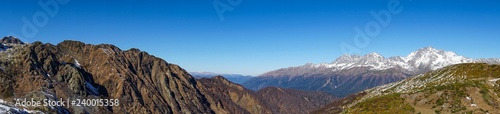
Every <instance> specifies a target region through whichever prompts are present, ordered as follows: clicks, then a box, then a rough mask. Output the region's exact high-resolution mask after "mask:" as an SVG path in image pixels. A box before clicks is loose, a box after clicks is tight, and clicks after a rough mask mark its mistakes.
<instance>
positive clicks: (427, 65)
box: [263, 46, 500, 75]
mask: <svg viewBox="0 0 500 114" xmlns="http://www.w3.org/2000/svg"><path fill="white" fill-rule="evenodd" d="M470 62H488V63H490V62H491V63H500V60H498V59H491V60H489V59H478V60H473V59H470V58H467V57H464V56H459V55H457V54H456V53H455V52H452V51H445V50H441V49H436V48H434V47H431V46H427V47H423V48H420V49H418V50H416V51H413V52H411V53H410V54H408V55H407V56H406V57H401V56H394V57H389V58H386V57H384V56H382V55H380V54H378V53H375V52H372V53H368V54H366V55H363V56H359V55H348V54H346V55H342V56H340V57H339V58H337V59H335V61H333V62H331V63H320V64H306V65H304V66H298V67H290V68H289V69H302V70H312V71H315V70H314V68H316V69H331V70H324V71H333V72H335V71H341V70H345V69H352V68H360V67H364V68H369V69H370V70H387V69H392V68H402V70H405V71H406V72H408V73H411V74H419V73H424V72H427V71H429V70H436V69H438V68H442V67H445V66H448V65H453V64H459V63H470ZM301 67H303V68H301ZM306 67H307V68H306ZM311 68H312V69H311ZM277 71H278V70H277ZM281 71H288V70H284V69H282V70H279V71H278V72H281ZM297 72H302V73H288V74H303V73H304V72H308V71H297ZM267 74H280V73H277V72H273V71H271V72H268V73H264V74H263V75H267ZM285 74H286V73H285ZM323 74H324V73H323Z"/></svg>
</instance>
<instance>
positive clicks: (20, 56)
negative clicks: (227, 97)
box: [0, 40, 214, 113]
mask: <svg viewBox="0 0 500 114" xmlns="http://www.w3.org/2000/svg"><path fill="white" fill-rule="evenodd" d="M8 41H9V42H10V41H16V40H8ZM14 48H20V49H16V50H17V52H12V53H9V54H12V56H11V57H5V58H4V59H2V61H1V63H2V66H1V67H2V70H1V71H0V81H1V82H0V84H1V85H2V86H1V88H0V92H1V93H2V96H0V99H3V100H4V101H7V103H5V105H10V106H12V103H13V102H12V101H14V99H18V98H34V96H36V97H35V98H37V100H41V99H56V98H57V99H58V98H62V99H70V100H75V99H99V98H101V99H118V100H119V103H120V104H119V106H113V107H111V106H108V107H98V106H68V107H28V108H27V110H38V111H42V112H57V113H64V112H73V113H81V112H87V113H123V112H128V113H214V112H213V111H212V110H211V109H210V104H209V103H208V101H207V99H206V98H205V97H204V95H203V94H202V93H201V92H200V91H199V89H198V88H197V84H198V83H196V80H195V79H194V78H193V77H191V76H190V75H189V74H188V73H187V72H186V71H185V70H183V69H182V68H180V67H179V66H177V65H175V64H170V63H167V62H165V61H164V60H162V59H160V58H157V57H154V56H152V55H149V54H148V53H146V52H141V51H140V50H138V49H131V50H127V51H122V50H121V49H119V48H117V47H115V46H112V45H90V44H84V43H81V42H78V41H64V42H62V43H59V44H58V45H52V44H43V43H41V42H34V43H32V44H26V45H25V46H20V47H14ZM3 54H7V52H3ZM14 54H15V55H14Z"/></svg>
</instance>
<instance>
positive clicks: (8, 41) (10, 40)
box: [0, 36, 24, 44]
mask: <svg viewBox="0 0 500 114" xmlns="http://www.w3.org/2000/svg"><path fill="white" fill-rule="evenodd" d="M0 43H3V44H24V42H23V41H21V40H19V39H18V38H16V37H14V36H5V37H3V38H2V39H1V40H0Z"/></svg>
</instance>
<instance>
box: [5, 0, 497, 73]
mask: <svg viewBox="0 0 500 114" xmlns="http://www.w3.org/2000/svg"><path fill="white" fill-rule="evenodd" d="M40 1H41V2H42V5H40V4H39V3H38V2H40ZM65 1H66V2H65ZM67 1H69V2H67ZM142 1H144V0H142ZM228 1H233V2H228ZM240 1H241V2H239V1H238V0H163V1H161V2H160V1H148V2H140V0H107V1H104V0H60V1H59V2H55V0H1V1H0V15H2V17H0V35H15V36H17V37H21V38H22V39H23V40H24V41H28V42H34V41H42V42H45V43H52V44H57V43H59V42H61V41H63V40H66V39H69V40H79V41H83V42H86V43H91V44H101V43H109V44H114V45H116V46H118V47H120V48H121V49H122V50H128V49H130V48H139V49H141V50H143V51H146V52H148V53H149V54H152V55H155V56H157V57H160V58H163V59H165V60H166V61H167V62H169V63H174V64H178V65H180V66H181V67H183V68H185V69H186V70H188V71H197V72H199V71H210V72H218V73H236V74H245V75H258V74H261V73H264V72H267V71H271V70H275V69H278V68H284V67H290V66H298V65H303V64H306V63H322V62H332V61H333V60H335V59H336V58H337V57H339V56H341V55H343V54H344V53H343V51H342V49H341V44H342V43H345V44H348V45H351V46H353V47H356V48H358V49H359V52H357V53H356V54H361V55H364V54H366V53H370V52H377V53H380V54H381V55H384V56H386V57H389V56H406V55H407V54H409V53H410V52H412V51H415V50H417V49H419V48H422V47H426V46H433V47H435V48H438V49H444V50H450V51H454V52H456V53H457V54H459V55H463V56H466V57H471V58H490V57H500V51H499V50H500V45H499V40H500V1H498V0H439V1H438V0H399V1H398V0H393V1H390V0H376V1H373V0H370V1H367V0H315V1H311V0H240ZM43 2H46V3H47V4H49V3H57V8H56V7H54V5H50V7H48V10H44V9H47V8H45V7H44V6H46V5H43ZM214 2H215V3H217V6H220V7H219V9H221V11H224V12H223V13H220V12H219V13H218V12H217V10H216V7H214ZM238 2H239V3H238ZM397 2H399V3H400V4H399V5H395V3H397ZM388 4H391V5H390V6H397V7H396V8H398V9H399V8H401V9H399V10H400V12H399V13H397V14H392V13H391V15H390V16H391V21H390V22H388V24H387V26H380V24H381V23H380V22H379V23H378V24H379V26H380V28H379V29H376V28H374V27H372V28H371V29H369V30H372V31H374V30H379V32H377V33H378V34H376V35H374V36H373V37H369V39H370V41H369V42H368V43H366V42H364V44H363V45H358V46H356V44H355V41H354V40H355V39H356V36H357V35H356V34H357V33H356V32H355V31H354V29H353V28H355V27H359V28H361V30H363V31H364V30H365V26H367V25H370V24H369V23H370V22H377V19H376V18H375V17H374V16H372V15H371V14H370V11H375V12H381V11H388ZM55 9H58V10H56V11H55ZM225 9H226V10H225ZM227 9H232V11H229V10H227ZM50 11H53V12H50ZM33 17H36V18H35V19H33ZM221 17H222V18H223V19H222V18H221ZM380 17H382V16H380ZM381 19H382V20H387V18H386V17H383V18H381ZM23 20H24V21H23ZM29 23H31V24H32V25H31V26H34V28H35V29H36V30H37V31H36V32H33V31H32V30H31V31H29V29H28V28H30V27H27V26H29V25H30V24H29ZM372 25H373V24H372ZM31 28H33V27H31ZM23 31H24V32H23ZM372 35H373V34H372Z"/></svg>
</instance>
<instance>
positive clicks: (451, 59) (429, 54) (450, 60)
mask: <svg viewBox="0 0 500 114" xmlns="http://www.w3.org/2000/svg"><path fill="white" fill-rule="evenodd" d="M403 60H404V61H405V62H406V63H407V64H409V65H410V66H413V67H414V68H425V67H427V68H430V69H431V70H436V69H438V68H442V67H444V66H448V65H453V64H458V63H465V62H471V59H469V58H466V57H463V56H459V55H457V54H455V53H454V52H451V51H444V50H438V49H434V48H432V47H425V48H421V49H419V50H417V51H415V52H412V53H410V54H409V55H408V56H406V57H404V58H403Z"/></svg>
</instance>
